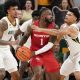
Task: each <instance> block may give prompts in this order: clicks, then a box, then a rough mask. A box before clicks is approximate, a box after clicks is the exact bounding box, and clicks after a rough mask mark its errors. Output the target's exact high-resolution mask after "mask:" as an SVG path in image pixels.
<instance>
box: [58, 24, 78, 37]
mask: <svg viewBox="0 0 80 80" xmlns="http://www.w3.org/2000/svg"><path fill="white" fill-rule="evenodd" d="M78 32H79V29H78V28H77V27H75V26H74V25H73V26H70V27H68V28H67V27H66V28H63V29H60V30H59V34H61V35H69V36H71V37H75V36H76V35H78Z"/></svg>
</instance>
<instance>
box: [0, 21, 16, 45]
mask: <svg viewBox="0 0 80 80" xmlns="http://www.w3.org/2000/svg"><path fill="white" fill-rule="evenodd" d="M7 28H8V24H7V22H6V21H5V20H0V45H12V44H13V45H15V44H16V42H13V41H5V40H2V36H3V33H4V31H5V30H7Z"/></svg>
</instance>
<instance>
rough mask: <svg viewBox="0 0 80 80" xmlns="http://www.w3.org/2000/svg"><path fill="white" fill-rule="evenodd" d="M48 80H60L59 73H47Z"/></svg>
mask: <svg viewBox="0 0 80 80" xmlns="http://www.w3.org/2000/svg"><path fill="white" fill-rule="evenodd" d="M47 74H48V76H49V79H50V80H60V73H59V71H58V72H54V73H53V72H48V73H47Z"/></svg>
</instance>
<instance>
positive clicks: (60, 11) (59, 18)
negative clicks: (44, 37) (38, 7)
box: [52, 0, 72, 27]
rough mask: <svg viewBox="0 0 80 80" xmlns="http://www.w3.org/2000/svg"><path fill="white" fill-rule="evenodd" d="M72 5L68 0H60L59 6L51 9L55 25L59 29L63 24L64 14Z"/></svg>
mask: <svg viewBox="0 0 80 80" xmlns="http://www.w3.org/2000/svg"><path fill="white" fill-rule="evenodd" d="M71 7H72V5H71V4H70V2H69V0H62V2H61V4H60V5H59V7H58V6H54V7H53V8H52V12H53V14H54V15H55V23H56V24H57V25H58V26H59V27H60V26H61V25H62V24H63V23H64V17H65V15H66V12H67V10H68V9H69V8H71Z"/></svg>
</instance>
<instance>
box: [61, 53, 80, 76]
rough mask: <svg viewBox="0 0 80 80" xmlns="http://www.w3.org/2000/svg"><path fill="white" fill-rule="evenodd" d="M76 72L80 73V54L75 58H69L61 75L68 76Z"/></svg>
mask: <svg viewBox="0 0 80 80" xmlns="http://www.w3.org/2000/svg"><path fill="white" fill-rule="evenodd" d="M75 71H80V53H79V54H78V55H76V56H74V57H71V56H69V57H68V58H67V59H66V60H65V61H64V63H63V64H62V66H61V69H60V74H61V75H64V76H68V75H69V74H71V73H74V72H75Z"/></svg>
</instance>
